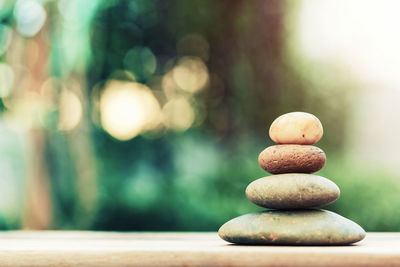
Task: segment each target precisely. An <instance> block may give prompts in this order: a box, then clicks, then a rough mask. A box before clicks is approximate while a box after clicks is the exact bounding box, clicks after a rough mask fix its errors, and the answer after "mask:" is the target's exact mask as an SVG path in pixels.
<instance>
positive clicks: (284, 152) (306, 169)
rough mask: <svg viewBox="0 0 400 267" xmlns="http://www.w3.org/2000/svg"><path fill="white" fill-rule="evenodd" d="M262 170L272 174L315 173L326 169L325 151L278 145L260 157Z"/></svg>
mask: <svg viewBox="0 0 400 267" xmlns="http://www.w3.org/2000/svg"><path fill="white" fill-rule="evenodd" d="M258 162H259V163H260V166H261V168H263V169H264V170H266V171H267V172H269V173H272V174H280V173H313V172H316V171H319V170H320V169H322V167H324V165H325V162H326V156H325V153H324V151H322V150H321V149H320V148H318V147H316V146H309V145H276V146H270V147H267V148H266V149H264V151H262V152H261V153H260V155H259V156H258Z"/></svg>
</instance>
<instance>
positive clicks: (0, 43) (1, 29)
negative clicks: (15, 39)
mask: <svg viewBox="0 0 400 267" xmlns="http://www.w3.org/2000/svg"><path fill="white" fill-rule="evenodd" d="M11 37H12V30H11V28H10V27H8V26H6V25H3V24H0V56H1V55H2V54H4V53H5V52H6V51H7V49H8V47H9V46H10V43H11Z"/></svg>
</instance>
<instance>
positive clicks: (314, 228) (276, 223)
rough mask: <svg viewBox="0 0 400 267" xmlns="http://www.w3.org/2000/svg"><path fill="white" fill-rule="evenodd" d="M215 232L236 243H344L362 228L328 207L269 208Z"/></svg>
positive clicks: (356, 237) (362, 233)
mask: <svg viewBox="0 0 400 267" xmlns="http://www.w3.org/2000/svg"><path fill="white" fill-rule="evenodd" d="M218 235H219V236H220V237H221V238H222V239H223V240H225V241H228V242H231V243H236V244H249V245H250V244H252V245H257V244H258V245H267V244H275V245H346V244H351V243H355V242H358V241H360V240H362V239H363V238H364V237H365V231H364V229H362V228H361V227H360V226H359V225H358V224H356V223H355V222H353V221H351V220H349V219H346V218H344V217H342V216H340V215H338V214H336V213H334V212H331V211H327V210H318V209H315V210H312V209H310V210H292V211H281V210H270V211H262V212H258V213H250V214H246V215H243V216H240V217H237V218H234V219H232V220H230V221H228V222H227V223H225V224H224V225H222V226H221V228H220V229H219V231H218Z"/></svg>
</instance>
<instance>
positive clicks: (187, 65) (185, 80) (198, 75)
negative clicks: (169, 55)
mask: <svg viewBox="0 0 400 267" xmlns="http://www.w3.org/2000/svg"><path fill="white" fill-rule="evenodd" d="M172 75H173V77H174V80H175V82H176V84H177V85H178V86H179V87H180V88H181V89H182V90H184V91H187V92H189V93H196V92H198V91H199V90H201V89H202V88H204V86H205V85H206V84H207V82H208V70H207V67H206V65H205V64H204V62H203V61H202V60H201V59H200V58H197V57H183V58H182V59H180V60H179V62H178V64H177V66H175V67H174V69H173V71H172Z"/></svg>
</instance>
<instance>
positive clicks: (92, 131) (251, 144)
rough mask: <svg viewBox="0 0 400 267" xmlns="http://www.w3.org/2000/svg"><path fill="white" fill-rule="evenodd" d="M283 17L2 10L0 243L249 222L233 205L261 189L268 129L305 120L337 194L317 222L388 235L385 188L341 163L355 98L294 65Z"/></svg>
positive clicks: (180, 9)
mask: <svg viewBox="0 0 400 267" xmlns="http://www.w3.org/2000/svg"><path fill="white" fill-rule="evenodd" d="M296 6H297V5H296V4H295V3H294V1H286V2H283V1H244V0H241V1H239V0H238V1H228V0H223V1H211V0H195V1H186V0H168V1H157V0H150V1H149V0H146V1H145V0H135V1H127V0H126V1H124V0H121V1H106V0H93V1H77V0H73V1H72V0H71V1H67V0H59V1H54V0H53V1H36V0H18V1H0V7H1V8H0V11H1V12H0V23H1V24H0V26H1V27H0V52H1V51H2V50H1V49H2V48H4V52H2V53H0V60H1V62H0V64H7V65H4V66H5V67H4V69H7V70H5V71H3V72H0V78H1V79H2V80H0V87H1V86H3V87H4V88H6V86H8V84H9V83H6V82H5V81H6V80H7V79H6V78H7V77H10V75H5V74H4V73H6V72H7V73H9V70H10V69H11V70H12V71H13V72H12V73H13V76H14V79H13V86H12V91H11V92H10V93H7V94H6V93H4V94H1V93H2V92H3V91H2V88H0V95H1V96H2V98H1V100H2V102H1V107H2V110H3V117H2V121H3V123H4V127H1V128H0V130H1V132H2V133H1V138H0V140H4V144H3V143H0V155H1V157H2V159H1V160H0V164H5V166H8V167H4V166H3V165H0V166H2V167H1V168H2V170H3V175H2V180H1V184H2V185H3V184H4V185H7V186H2V194H3V195H4V196H7V197H8V198H9V201H8V202H5V203H6V204H7V205H6V204H4V205H0V211H1V212H2V213H3V214H4V218H5V219H4V220H3V219H2V218H3V217H1V220H0V221H1V222H2V221H4V224H3V223H0V225H1V226H0V227H3V228H5V229H11V228H18V227H27V228H54V229H95V230H216V229H217V228H218V227H219V226H220V225H221V224H222V223H224V222H225V221H226V220H228V219H230V218H232V217H234V216H237V215H240V214H243V213H247V212H251V211H255V210H260V208H258V207H256V206H254V205H253V204H251V203H250V202H249V201H247V200H246V198H245V194H244V191H245V188H246V186H247V184H249V183H250V182H251V181H253V180H255V179H257V178H259V177H262V176H265V175H266V174H265V172H264V171H263V170H262V169H261V168H260V167H259V165H258V162H257V157H258V154H259V153H260V152H261V151H262V149H264V148H265V147H266V146H268V145H272V143H271V141H270V140H269V139H267V132H268V126H269V125H270V123H271V122H272V120H273V119H274V118H275V117H277V116H278V115H280V114H282V113H286V112H289V111H293V110H304V111H307V112H311V113H313V114H315V115H316V116H318V117H319V118H320V119H321V121H322V123H323V125H324V131H325V135H324V138H323V139H322V141H321V142H320V143H318V146H320V147H321V148H322V149H324V150H325V151H326V154H327V156H328V163H327V165H326V167H325V168H324V169H323V170H322V171H321V174H322V175H324V176H326V177H328V178H330V179H332V180H333V181H335V182H336V183H337V184H338V186H339V187H340V188H341V191H342V196H341V198H340V200H338V201H337V202H335V203H334V204H332V205H331V206H329V208H330V209H332V210H335V211H337V212H338V213H340V214H342V215H343V216H346V217H348V218H350V219H353V220H355V221H356V222H358V223H360V224H361V225H362V226H363V227H365V229H366V230H369V231H395V230H400V222H399V218H400V216H398V215H399V214H397V213H398V212H397V211H396V210H394V209H393V207H394V206H396V203H397V204H398V203H399V202H400V198H399V196H398V194H396V192H399V190H400V188H399V187H400V184H399V180H398V179H397V180H396V179H395V178H396V174H395V173H390V171H389V170H387V171H385V168H384V167H382V168H380V167H374V166H373V165H372V164H363V162H360V161H359V160H358V159H349V158H346V157H345V156H344V155H345V154H346V150H345V133H346V130H347V128H346V126H347V123H348V121H347V115H348V113H349V112H350V111H349V106H350V103H351V99H352V98H351V97H352V95H351V92H349V90H348V89H349V88H351V87H354V86H356V85H355V83H353V82H351V81H348V80H346V79H341V78H340V77H342V76H343V75H342V76H341V73H342V72H343V70H341V69H340V68H336V67H335V66H315V65H313V64H312V63H310V62H308V61H307V59H306V58H304V57H302V55H301V54H299V52H298V50H297V49H296V43H295V42H294V41H293V40H294V39H293V36H294V35H295V32H292V30H291V27H290V25H291V23H293V22H291V18H293V16H295V13H296ZM36 11H37V12H36ZM21 12H22V13H21ZM35 12H36V13H35ZM43 12H44V13H43ZM20 13H21V14H25V16H23V17H19V16H18V14H20ZM43 14H45V15H46V17H45V20H44V18H43ZM21 16H22V15H21ZM42 20H43V21H42ZM26 25H29V27H27V26H26ZM2 27H3V28H2ZM5 32H12V39H10V40H11V41H10V40H8V39H7V38H8V37H7V36H9V34H8V33H5ZM3 62H4V63H3ZM1 70H2V69H1V68H0V71H1ZM328 72H335V74H336V75H335V76H334V77H332V76H325V77H324V75H323V74H324V73H328ZM1 75H3V76H1ZM5 77H6V78H5ZM7 88H8V87H7ZM10 88H11V86H10ZM14 124H17V125H18V127H14V126H12V125H14ZM10 125H11V126H10ZM21 125H22V126H21ZM2 128H4V129H2ZM14 132H15V133H18V135H14V134H13V133H14ZM7 162H9V163H7ZM22 177H23V178H22ZM10 188H11V189H12V190H11V189H10ZM6 190H7V191H8V192H6ZM5 199H6V200H7V198H6V197H5ZM16 199H19V201H14V202H13V200H16ZM21 199H22V200H21ZM396 212H397V213H396Z"/></svg>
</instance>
